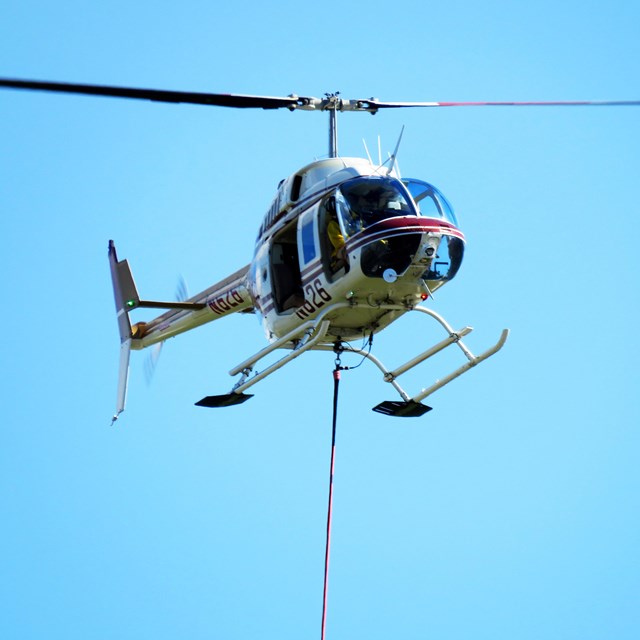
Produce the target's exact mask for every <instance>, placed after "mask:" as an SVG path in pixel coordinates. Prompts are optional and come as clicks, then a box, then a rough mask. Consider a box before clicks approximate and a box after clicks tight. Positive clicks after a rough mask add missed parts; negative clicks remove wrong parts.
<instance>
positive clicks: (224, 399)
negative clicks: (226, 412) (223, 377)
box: [196, 393, 253, 407]
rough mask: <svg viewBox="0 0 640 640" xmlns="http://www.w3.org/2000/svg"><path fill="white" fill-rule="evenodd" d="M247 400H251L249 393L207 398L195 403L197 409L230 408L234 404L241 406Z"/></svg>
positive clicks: (251, 396) (226, 394)
mask: <svg viewBox="0 0 640 640" xmlns="http://www.w3.org/2000/svg"><path fill="white" fill-rule="evenodd" d="M249 398H253V395H252V394H250V393H225V394H223V395H220V396H207V397H206V398H202V400H200V401H198V402H196V406H197V407H231V406H233V405H234V404H242V403H243V402H246V401H247V400H248V399H249Z"/></svg>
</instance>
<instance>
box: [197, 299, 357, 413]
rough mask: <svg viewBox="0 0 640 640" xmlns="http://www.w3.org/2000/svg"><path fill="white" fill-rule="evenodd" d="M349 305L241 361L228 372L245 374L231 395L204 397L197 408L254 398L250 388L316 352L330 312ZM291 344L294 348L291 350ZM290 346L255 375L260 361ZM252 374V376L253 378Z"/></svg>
mask: <svg viewBox="0 0 640 640" xmlns="http://www.w3.org/2000/svg"><path fill="white" fill-rule="evenodd" d="M348 306H350V303H348V302H340V303H337V304H335V305H331V307H329V308H327V309H326V310H325V312H323V313H321V314H320V315H319V316H318V317H317V318H316V319H315V320H310V321H308V322H305V323H304V324H303V325H301V326H300V327H298V328H297V329H294V330H293V331H290V332H289V333H288V334H286V335H285V336H283V337H282V338H279V339H278V340H276V341H275V342H272V343H271V344H270V345H269V346H267V347H265V348H264V349H262V350H260V351H258V353H256V354H255V355H253V356H251V357H250V358H247V359H246V360H245V361H244V362H241V363H240V364H239V365H238V366H236V367H234V368H233V369H231V371H229V375H231V376H235V375H238V374H242V375H241V377H240V380H239V381H238V382H237V383H236V384H235V385H234V387H233V389H231V391H230V392H229V393H225V394H222V395H217V396H206V397H205V398H202V400H200V401H198V402H196V405H197V406H199V407H228V406H231V405H235V404H240V403H242V402H245V401H247V400H248V399H249V398H251V397H253V396H252V395H251V394H247V393H244V392H245V391H246V390H247V389H249V388H250V387H252V386H253V385H254V384H256V383H257V382H260V380H263V379H264V378H266V377H267V376H269V375H271V374H272V373H274V372H275V371H277V370H278V369H280V368H282V367H284V365H285V364H287V363H289V362H291V360H294V359H295V358H298V357H299V356H301V355H302V354H303V353H305V351H308V350H309V349H313V348H314V347H316V346H317V345H318V342H320V341H321V340H322V339H323V338H324V337H325V336H326V334H327V331H328V330H329V326H330V324H331V322H330V321H329V320H325V317H326V315H327V313H328V312H330V311H334V310H335V309H336V308H342V307H348ZM291 345H293V347H292V348H291ZM287 347H290V348H291V350H290V352H289V353H288V354H287V355H285V356H284V357H282V358H280V359H279V360H277V361H276V362H274V363H273V364H271V365H269V366H268V367H267V368H266V369H263V370H262V371H256V372H255V373H254V371H253V369H254V367H255V366H256V364H257V363H258V362H259V361H260V360H262V359H263V358H264V357H266V356H268V355H270V354H271V353H272V352H273V351H275V350H276V349H285V348H287ZM252 373H253V376H251V374H252ZM250 376H251V377H250Z"/></svg>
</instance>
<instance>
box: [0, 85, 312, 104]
mask: <svg viewBox="0 0 640 640" xmlns="http://www.w3.org/2000/svg"><path fill="white" fill-rule="evenodd" d="M0 87H9V88H11V89H26V90H31V91H54V92H56V93H79V94H84V95H92V96H108V97H112V98H132V99H134V100H152V101H154V102H172V103H187V104H205V105H211V106H217V107H235V108H238V109H251V108H254V109H281V108H288V109H295V108H296V107H297V106H298V105H299V102H298V98H297V97H296V96H288V97H286V98H285V97H272V96H247V95H240V94H227V93H194V92H188V91H164V90H159V89H135V88H129V87H109V86H103V85H92V84H71V83H68V82H40V81H35V80H16V79H11V78H0Z"/></svg>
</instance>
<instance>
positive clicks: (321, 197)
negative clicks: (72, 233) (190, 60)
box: [0, 78, 640, 424]
mask: <svg viewBox="0 0 640 640" xmlns="http://www.w3.org/2000/svg"><path fill="white" fill-rule="evenodd" d="M0 87H3V88H10V89H22V90H34V91H52V92H61V93H75V94H84V95H95V96H106V97H117V98H129V99H138V100H151V101H154V102H167V103H188V104H200V105H209V106H220V107H232V108H240V109H246V108H259V109H288V110H290V111H295V110H303V111H319V112H327V113H328V115H329V150H328V155H327V157H326V158H323V159H320V160H316V161H314V162H311V163H310V164H307V165H305V166H304V167H302V168H300V169H299V170H297V171H296V172H295V173H293V174H292V175H291V176H289V177H288V178H286V179H284V180H282V181H281V182H280V184H279V185H278V188H277V191H276V194H275V196H274V198H273V200H272V202H271V204H270V206H269V207H268V209H267V211H266V214H265V215H264V218H263V220H262V222H261V224H260V226H259V228H258V232H257V237H256V244H255V251H254V255H253V257H252V259H251V261H250V262H249V263H248V264H247V265H245V266H244V267H242V268H240V269H238V270H237V271H235V272H234V273H232V274H231V275H229V276H228V277H226V278H224V279H223V280H221V281H219V282H217V283H215V284H213V285H212V286H210V287H208V288H207V289H205V290H204V291H202V292H200V293H198V294H196V295H194V296H192V297H188V298H186V299H183V300H178V301H157V300H145V299H143V298H141V296H140V294H139V293H138V289H137V286H136V284H135V281H134V278H133V275H132V271H131V268H130V266H129V263H128V261H127V260H121V259H119V258H118V255H117V251H116V247H115V243H114V242H113V240H111V241H109V245H108V259H109V265H110V271H111V277H112V283H113V291H114V299H115V306H116V313H117V322H118V330H119V336H120V365H119V378H118V388H117V399H116V411H115V414H114V416H113V421H112V424H113V422H115V421H116V420H117V419H118V417H119V416H120V414H121V413H122V412H123V411H124V409H125V404H126V398H127V383H128V375H129V362H130V354H131V351H132V350H142V349H146V348H149V347H152V346H157V345H162V344H163V343H164V341H166V340H167V339H168V338H172V337H174V336H176V335H179V334H181V333H184V332H186V331H190V330H192V329H194V328H196V327H198V326H201V325H203V324H205V323H208V322H212V321H214V320H218V319H220V318H223V317H226V316H229V315H232V314H235V313H254V314H255V315H256V316H258V317H259V319H260V321H261V324H262V327H263V330H264V333H265V336H266V339H267V342H268V345H267V346H266V347H265V348H263V349H262V350H260V351H258V352H257V353H255V354H253V355H252V356H250V357H248V358H246V359H245V360H243V361H242V362H240V363H239V364H238V365H237V366H235V367H234V368H233V369H231V370H230V371H229V374H230V375H231V376H237V377H238V379H237V380H236V382H235V384H233V386H232V388H231V389H230V391H229V392H228V393H224V394H220V395H210V396H206V397H204V398H202V399H201V400H199V401H198V402H196V403H195V404H196V405H198V406H201V407H213V408H215V407H218V408H219V407H228V406H233V405H237V404H240V403H243V402H245V401H246V400H248V399H249V398H251V397H252V395H251V394H248V393H246V391H247V390H248V389H250V388H251V387H252V386H253V385H255V384H256V383H258V382H259V381H260V380H263V379H264V378H266V377H267V376H269V375H271V374H272V373H274V372H275V371H277V370H279V369H280V368H282V367H283V366H285V365H286V364H288V363H289V362H291V361H292V360H294V359H296V358H298V357H300V356H301V355H302V354H303V353H305V352H307V351H309V350H324V351H333V352H335V353H336V354H337V358H338V359H339V355H340V354H341V353H342V352H343V351H348V352H351V353H356V354H360V355H361V356H362V357H363V359H367V360H369V361H370V362H372V363H373V364H374V365H375V366H376V367H377V368H378V369H379V370H380V371H381V372H382V374H383V380H384V381H385V382H387V383H389V384H391V385H392V386H393V387H394V389H395V390H396V392H397V393H398V394H399V396H400V399H399V400H392V401H383V402H381V403H379V404H378V405H376V406H375V407H373V410H374V411H376V412H378V413H381V414H384V415H388V416H396V417H419V416H422V415H424V414H425V413H427V412H428V411H430V410H431V407H429V406H427V405H426V404H423V402H422V401H423V400H424V399H426V398H427V397H428V396H430V395H431V394H433V393H434V392H436V391H437V390H439V389H441V388H442V387H444V386H445V385H447V384H449V383H450V382H452V381H453V380H454V379H456V378H458V377H459V376H461V375H463V374H464V373H466V372H467V371H469V370H470V369H471V368H472V367H475V366H476V365H477V364H479V363H481V362H482V361H484V360H486V359H487V358H489V357H491V356H492V355H494V354H495V353H497V352H498V351H499V350H500V349H502V347H503V346H504V344H505V342H506V340H507V338H508V335H509V330H508V329H504V330H503V331H502V333H501V335H500V337H499V339H498V341H497V342H496V343H495V344H494V345H492V346H491V347H489V348H488V349H487V350H485V351H484V352H482V353H480V354H479V355H475V354H474V353H473V352H472V351H471V350H470V349H469V348H468V347H467V345H466V344H465V343H464V342H463V340H462V339H463V338H464V337H465V336H466V335H468V334H469V333H470V332H471V331H472V328H471V327H470V326H465V327H463V328H462V329H459V330H455V329H453V327H452V326H451V325H450V324H449V323H448V322H447V321H446V320H445V319H444V318H443V317H442V316H441V315H440V314H438V313H436V312H435V311H434V310H433V309H431V308H429V307H427V306H425V304H423V303H425V302H426V301H427V300H429V299H430V298H432V296H433V293H434V292H435V291H436V290H438V289H439V288H440V287H442V286H444V285H445V284H447V283H448V282H449V281H450V280H452V279H453V278H454V277H455V276H456V274H457V273H458V271H459V269H460V266H461V263H462V259H463V255H464V247H465V237H464V234H463V232H462V231H461V229H460V227H459V224H458V221H457V219H456V216H455V214H454V211H453V208H452V206H451V205H450V204H449V202H448V200H447V199H446V198H445V196H444V195H443V194H442V193H441V192H440V191H439V190H438V189H437V188H436V187H435V186H434V185H432V184H430V183H429V182H426V181H424V180H421V179H414V178H404V177H402V176H401V175H400V173H399V171H398V169H397V162H396V158H397V153H398V149H399V145H400V141H401V138H402V134H400V138H399V139H398V142H397V144H396V147H395V150H394V152H393V153H392V154H391V155H390V157H389V158H388V159H387V160H386V161H385V162H382V160H381V159H379V161H378V162H374V161H373V160H372V159H371V157H370V156H369V153H368V151H367V156H368V157H367V158H358V157H343V156H341V155H340V154H339V152H338V136H337V114H338V113H343V112H364V113H370V114H376V113H377V112H378V111H379V110H384V109H396V108H415V107H458V106H464V107H483V106H514V107H517V106H639V105H640V101H554V102H385V101H381V100H378V99H376V98H369V99H358V100H345V99H343V98H342V97H340V94H339V93H327V94H325V95H324V97H323V98H315V97H300V96H297V95H290V96H286V97H274V96H254V95H240V94H218V93H194V92H184V91H165V90H157V89H139V88H126V87H114V86H104V85H87V84H70V83H61V82H42V81H33V80H19V79H6V78H0ZM144 308H147V309H161V310H165V311H164V313H162V314H161V315H159V316H157V317H155V318H153V319H151V320H148V321H138V322H135V323H132V321H131V319H130V314H131V313H132V312H133V311H135V310H137V309H144ZM409 312H416V313H419V314H422V315H424V316H427V317H429V318H431V319H432V320H434V321H435V322H436V323H437V324H439V325H440V326H441V327H442V329H443V330H444V333H445V337H444V338H443V339H442V340H441V341H439V342H437V343H436V344H434V345H432V346H430V347H429V348H427V349H425V350H423V351H421V352H419V353H417V354H416V355H415V356H414V357H413V358H411V359H410V360H408V361H407V362H405V363H403V364H400V365H398V366H396V367H394V368H389V367H387V366H386V365H385V364H383V363H382V362H381V361H380V360H379V359H378V358H377V357H376V356H374V355H373V354H372V353H371V345H372V340H373V336H374V335H375V334H377V333H379V332H381V331H382V330H383V329H385V328H387V327H388V326H389V325H391V324H392V323H393V322H395V321H396V320H398V319H399V318H401V317H402V316H404V315H405V314H407V313H409ZM363 339H364V340H365V341H366V340H368V343H369V347H368V348H367V349H365V348H364V347H361V348H358V347H355V346H353V345H352V344H351V343H353V342H355V341H360V340H363ZM451 345H456V346H457V347H458V348H459V349H460V350H461V352H462V354H463V355H464V357H465V359H466V361H465V362H464V363H463V364H462V365H461V366H459V367H458V368H457V369H455V370H454V371H453V372H451V373H449V374H447V375H445V376H444V377H442V378H440V379H439V380H437V381H436V382H435V383H434V384H432V385H431V386H429V387H427V388H423V389H421V390H420V391H419V392H417V393H414V394H409V393H408V392H407V391H405V389H404V388H403V387H401V386H400V384H399V382H398V378H399V377H400V376H402V375H403V374H405V373H406V372H408V371H410V370H412V369H414V368H415V367H416V366H418V365H419V364H421V363H423V362H424V361H426V360H427V359H429V358H431V357H432V356H434V355H436V354H437V353H439V352H440V351H442V350H443V349H446V348H447V347H449V346H451ZM278 350H286V351H287V353H286V355H284V356H281V357H279V356H277V355H275V356H273V355H272V354H274V353H275V352H277V351H278ZM271 357H275V358H276V359H275V361H271V362H269V363H268V364H266V366H264V368H262V369H260V370H258V369H257V368H256V367H257V365H258V364H259V363H262V362H264V361H265V359H266V358H271ZM261 366H262V365H261Z"/></svg>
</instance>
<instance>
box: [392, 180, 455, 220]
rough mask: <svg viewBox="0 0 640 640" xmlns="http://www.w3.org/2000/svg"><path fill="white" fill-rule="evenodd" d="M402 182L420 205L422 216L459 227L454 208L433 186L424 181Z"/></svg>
mask: <svg viewBox="0 0 640 640" xmlns="http://www.w3.org/2000/svg"><path fill="white" fill-rule="evenodd" d="M402 182H403V184H404V185H405V186H406V187H407V190H408V191H409V193H410V194H411V197H412V198H413V201H414V202H415V203H416V204H417V205H418V210H419V211H420V214H421V215H423V216H428V217H430V218H442V219H443V220H446V221H447V222H450V223H451V224H453V225H455V226H456V227H457V226H458V221H457V220H456V215H455V213H453V207H452V206H451V205H450V204H449V201H448V200H447V199H446V198H445V197H444V196H443V195H442V194H441V193H440V191H438V190H437V189H436V188H435V187H434V186H433V185H432V184H429V183H428V182H424V181H422V180H414V179H413V178H409V179H406V180H403V181H402Z"/></svg>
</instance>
